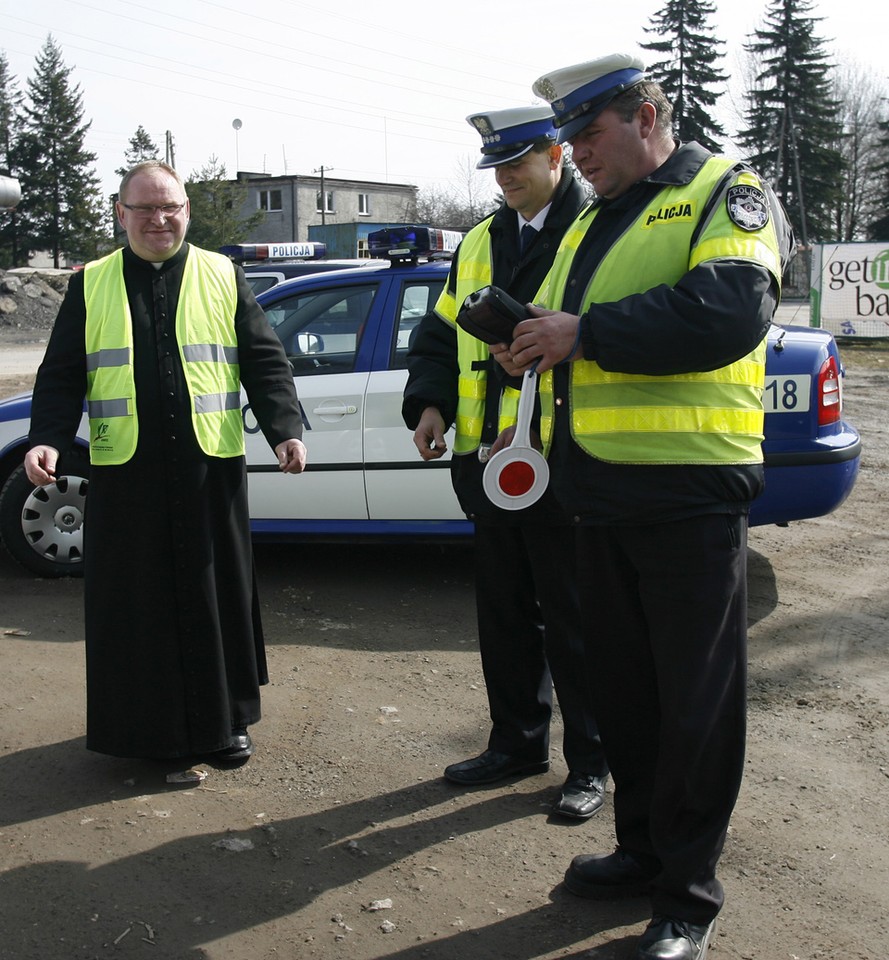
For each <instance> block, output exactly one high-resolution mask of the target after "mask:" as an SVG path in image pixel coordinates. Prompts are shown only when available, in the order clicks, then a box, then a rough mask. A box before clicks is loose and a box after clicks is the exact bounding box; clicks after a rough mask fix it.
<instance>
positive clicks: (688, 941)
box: [635, 917, 716, 960]
mask: <svg viewBox="0 0 889 960" xmlns="http://www.w3.org/2000/svg"><path fill="white" fill-rule="evenodd" d="M715 929H716V921H715V920H711V921H710V923H708V924H704V925H703V926H698V925H697V924H694V923H686V922H685V920H675V919H673V918H672V917H654V919H653V920H652V921H651V923H649V924H648V927H647V928H646V930H645V933H643V934H642V938H641V939H640V940H639V946H638V948H637V950H636V957H635V960H704V958H705V957H706V956H707V950H708V948H709V946H710V940H711V938H712V937H713V932H714V930H715Z"/></svg>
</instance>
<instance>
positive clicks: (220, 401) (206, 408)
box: [194, 393, 241, 413]
mask: <svg viewBox="0 0 889 960" xmlns="http://www.w3.org/2000/svg"><path fill="white" fill-rule="evenodd" d="M240 406H241V395H240V393H205V394H203V396H200V397H195V398H194V412H195V413H219V411H220V410H237V409H238V408H240Z"/></svg>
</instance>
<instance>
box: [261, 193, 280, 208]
mask: <svg viewBox="0 0 889 960" xmlns="http://www.w3.org/2000/svg"><path fill="white" fill-rule="evenodd" d="M259 209H260V210H266V211H268V212H274V211H276V210H283V209H284V208H283V207H282V206H281V191H280V190H260V191H259Z"/></svg>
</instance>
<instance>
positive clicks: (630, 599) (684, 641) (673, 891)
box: [578, 514, 747, 924]
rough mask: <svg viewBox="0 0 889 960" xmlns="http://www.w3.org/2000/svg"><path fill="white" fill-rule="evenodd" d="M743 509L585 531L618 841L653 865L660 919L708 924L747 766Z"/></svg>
mask: <svg viewBox="0 0 889 960" xmlns="http://www.w3.org/2000/svg"><path fill="white" fill-rule="evenodd" d="M746 560H747V518H746V517H745V516H730V515H727V514H712V515H705V516H698V517H693V518H691V519H688V520H681V521H676V522H672V523H659V524H650V525H640V526H585V527H583V528H581V529H580V530H579V532H578V575H579V582H580V584H581V604H582V608H583V614H584V618H585V623H586V630H587V633H586V651H587V659H586V664H587V668H588V676H589V681H590V685H591V687H592V690H593V702H594V703H595V704H596V718H597V720H598V723H599V730H600V732H601V734H602V742H603V744H604V747H605V754H606V757H607V759H608V765H609V767H610V768H611V773H612V776H613V778H614V818H615V829H616V833H617V841H618V843H619V844H620V846H621V847H622V848H623V849H624V850H626V851H628V852H630V853H632V854H634V855H636V856H637V857H638V858H639V859H641V860H642V861H643V862H645V863H647V864H648V865H649V866H651V867H652V868H653V869H655V870H656V871H658V872H657V876H656V879H655V881H654V884H653V894H652V908H653V913H654V914H655V915H663V916H669V917H677V918H679V919H683V920H686V921H688V922H691V923H696V924H705V923H709V921H710V920H711V919H712V918H713V917H715V916H716V914H717V913H718V912H719V909H720V907H721V906H722V902H723V891H722V885H721V884H720V883H719V881H718V880H717V879H716V863H717V860H718V859H719V855H720V853H721V851H722V847H723V844H724V842H725V836H726V831H727V829H728V826H729V820H730V818H731V813H732V808H733V807H734V804H735V800H736V799H737V795H738V790H739V788H740V783H741V777H742V773H743V766H744V740H745V723H746V672H747V667H746V661H747V641H746V634H747V629H746V627H747V611H746V606H747V588H746Z"/></svg>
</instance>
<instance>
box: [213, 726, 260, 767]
mask: <svg viewBox="0 0 889 960" xmlns="http://www.w3.org/2000/svg"><path fill="white" fill-rule="evenodd" d="M253 751H254V747H253V740H252V739H251V737H250V734H249V733H247V731H246V730H233V731H232V739H231V743H230V744H229V745H228V746H227V747H226V748H225V749H224V750H217V751H216V753H214V754H213V757H214V758H215V759H216V760H219V761H220V762H221V763H226V764H229V765H231V766H240V764H242V763H246V762H247V761H248V760H249V759H250V758H251V757H252V756H253Z"/></svg>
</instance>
